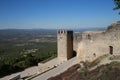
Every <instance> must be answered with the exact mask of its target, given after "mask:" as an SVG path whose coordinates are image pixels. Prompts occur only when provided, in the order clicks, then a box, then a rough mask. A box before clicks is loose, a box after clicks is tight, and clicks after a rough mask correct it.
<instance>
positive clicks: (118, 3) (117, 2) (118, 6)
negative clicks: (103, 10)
mask: <svg viewBox="0 0 120 80" xmlns="http://www.w3.org/2000/svg"><path fill="white" fill-rule="evenodd" d="M114 3H115V8H113V10H118V9H120V0H114ZM119 14H120V12H119Z"/></svg>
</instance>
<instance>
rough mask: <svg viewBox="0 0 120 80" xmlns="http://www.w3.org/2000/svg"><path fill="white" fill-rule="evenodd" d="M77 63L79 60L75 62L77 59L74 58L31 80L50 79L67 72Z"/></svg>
mask: <svg viewBox="0 0 120 80" xmlns="http://www.w3.org/2000/svg"><path fill="white" fill-rule="evenodd" d="M77 63H79V60H77V57H74V58H72V59H70V60H68V61H65V62H64V63H62V64H60V65H59V66H57V67H56V68H54V69H52V70H50V71H48V72H46V73H44V74H41V75H39V76H37V77H35V78H33V79H32V80H47V79H48V78H50V77H52V76H56V75H58V74H60V73H62V72H64V71H65V70H67V69H68V68H69V67H71V66H72V65H74V64H77Z"/></svg>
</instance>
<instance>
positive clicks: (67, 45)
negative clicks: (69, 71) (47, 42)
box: [57, 30, 73, 61]
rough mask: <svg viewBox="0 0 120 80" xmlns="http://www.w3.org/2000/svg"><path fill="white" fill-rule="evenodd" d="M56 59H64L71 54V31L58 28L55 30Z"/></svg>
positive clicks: (68, 57)
mask: <svg viewBox="0 0 120 80" xmlns="http://www.w3.org/2000/svg"><path fill="white" fill-rule="evenodd" d="M57 49H58V50H57V51H58V59H60V60H62V61H66V60H68V59H70V58H72V56H73V31H71V30H58V32H57Z"/></svg>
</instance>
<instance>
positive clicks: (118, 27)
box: [107, 21, 120, 31]
mask: <svg viewBox="0 0 120 80" xmlns="http://www.w3.org/2000/svg"><path fill="white" fill-rule="evenodd" d="M111 30H120V21H117V22H115V23H112V24H111V25H110V26H108V28H107V31H111Z"/></svg>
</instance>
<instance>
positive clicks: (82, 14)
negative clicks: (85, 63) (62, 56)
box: [0, 0, 120, 29]
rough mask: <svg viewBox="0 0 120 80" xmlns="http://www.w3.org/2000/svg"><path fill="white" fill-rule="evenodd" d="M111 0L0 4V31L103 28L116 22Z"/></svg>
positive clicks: (32, 0) (118, 17)
mask: <svg viewBox="0 0 120 80" xmlns="http://www.w3.org/2000/svg"><path fill="white" fill-rule="evenodd" d="M114 7H115V5H114V2H113V0H0V29H40V28H43V29H80V28H104V27H107V26H108V25H110V24H111V23H113V22H116V21H119V20H120V15H118V12H119V11H113V8H114Z"/></svg>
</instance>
